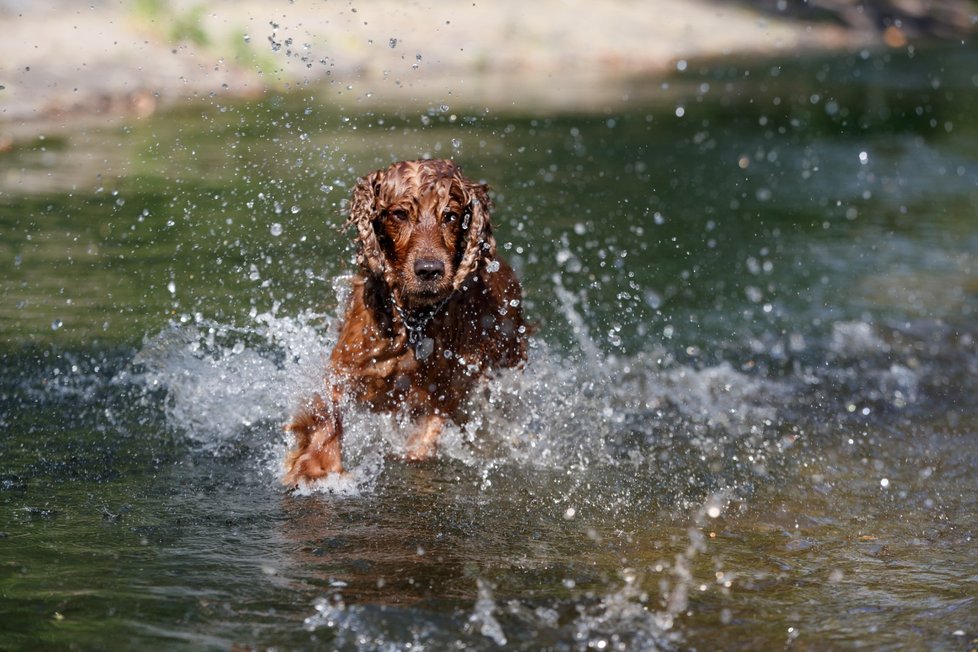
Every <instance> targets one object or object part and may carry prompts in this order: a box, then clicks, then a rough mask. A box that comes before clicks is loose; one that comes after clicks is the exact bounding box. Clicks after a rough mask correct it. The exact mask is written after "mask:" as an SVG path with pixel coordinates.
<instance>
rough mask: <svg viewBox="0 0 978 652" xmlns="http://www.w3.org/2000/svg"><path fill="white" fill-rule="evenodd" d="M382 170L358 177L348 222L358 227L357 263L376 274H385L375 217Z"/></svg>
mask: <svg viewBox="0 0 978 652" xmlns="http://www.w3.org/2000/svg"><path fill="white" fill-rule="evenodd" d="M381 174H382V172H381V171H380V170H377V171H376V172H371V173H370V174H368V175H366V176H363V177H360V178H359V179H357V183H356V185H355V186H354V187H353V195H352V196H351V198H350V216H349V218H347V222H346V223H347V224H350V225H353V226H355V227H356V229H357V265H359V266H360V268H361V269H363V270H364V271H366V272H369V273H370V274H373V275H374V276H380V277H383V276H384V272H385V271H386V265H385V259H384V252H383V251H382V250H381V248H380V243H379V242H377V234H376V232H375V231H374V219H375V218H376V217H377V187H378V185H379V181H380V175H381Z"/></svg>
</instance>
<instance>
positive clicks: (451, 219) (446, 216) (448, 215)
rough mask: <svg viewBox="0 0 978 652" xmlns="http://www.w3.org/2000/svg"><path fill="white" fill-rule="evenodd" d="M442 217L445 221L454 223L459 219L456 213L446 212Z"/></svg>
mask: <svg viewBox="0 0 978 652" xmlns="http://www.w3.org/2000/svg"><path fill="white" fill-rule="evenodd" d="M441 216H442V219H444V220H445V221H446V222H454V221H455V220H457V219H458V213H456V212H455V211H445V212H444V213H442V214H441Z"/></svg>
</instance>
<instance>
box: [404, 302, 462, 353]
mask: <svg viewBox="0 0 978 652" xmlns="http://www.w3.org/2000/svg"><path fill="white" fill-rule="evenodd" d="M454 295H455V293H454V292H452V293H451V294H449V295H448V296H447V297H445V298H444V299H443V300H442V301H441V303H439V304H438V305H437V306H435V307H434V308H433V309H432V310H431V311H430V312H428V313H426V314H423V315H420V316H419V315H411V314H410V313H408V311H407V310H405V309H404V308H402V307H401V305H400V304H399V303H398V302H397V298H396V297H394V296H393V294H392V295H391V303H392V304H393V306H394V312H396V313H397V316H398V317H399V318H400V319H401V323H402V324H404V328H405V329H406V330H407V334H408V346H410V347H411V350H412V351H414V357H415V359H417V360H418V361H421V360H424V359H425V358H427V357H428V356H429V355H431V353H432V351H434V350H435V340H434V339H432V338H430V337H428V336H426V335H425V333H424V330H425V328H427V327H428V324H430V323H431V320H432V319H434V318H435V316H436V315H437V314H438V313H440V312H441V311H442V309H443V308H444V307H445V306H446V305H448V302H449V300H450V299H451V298H452V297H453V296H454Z"/></svg>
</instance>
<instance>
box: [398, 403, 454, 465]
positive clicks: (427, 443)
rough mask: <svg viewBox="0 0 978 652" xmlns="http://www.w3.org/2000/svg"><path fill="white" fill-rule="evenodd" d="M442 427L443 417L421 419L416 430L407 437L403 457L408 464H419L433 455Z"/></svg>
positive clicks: (426, 416)
mask: <svg viewBox="0 0 978 652" xmlns="http://www.w3.org/2000/svg"><path fill="white" fill-rule="evenodd" d="M443 425H445V417H443V416H441V415H438V414H428V415H425V416H423V417H421V421H420V423H419V424H418V428H417V430H415V431H414V432H413V433H411V436H410V437H408V440H407V453H406V454H405V456H404V457H405V458H406V459H407V460H408V461H409V462H420V461H422V460H426V459H428V458H429V457H431V456H432V455H434V453H435V447H436V446H437V444H438V435H440V434H441V429H442V426H443Z"/></svg>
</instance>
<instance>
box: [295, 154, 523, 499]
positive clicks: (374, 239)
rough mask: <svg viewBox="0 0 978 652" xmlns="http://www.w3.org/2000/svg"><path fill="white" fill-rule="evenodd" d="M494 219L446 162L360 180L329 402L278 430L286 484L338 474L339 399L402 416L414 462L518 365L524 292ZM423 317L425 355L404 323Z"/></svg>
mask: <svg viewBox="0 0 978 652" xmlns="http://www.w3.org/2000/svg"><path fill="white" fill-rule="evenodd" d="M490 208H491V203H490V200H489V196H488V188H487V187H486V186H485V185H483V184H479V183H476V182H473V181H471V180H470V179H468V178H466V177H465V176H463V175H462V172H461V170H460V169H459V168H458V167H457V166H456V165H455V164H454V163H453V162H452V161H444V160H420V161H407V162H400V163H395V164H393V165H391V166H390V167H388V168H386V169H383V170H377V171H376V172H372V173H371V174H368V175H366V176H364V177H362V178H360V179H359V180H358V181H357V183H356V186H355V188H354V190H353V196H352V200H351V203H350V217H349V220H348V224H350V225H352V226H354V227H355V228H356V231H357V236H356V240H357V264H358V267H359V273H358V274H357V276H356V277H355V278H354V280H353V292H352V295H351V297H350V300H349V304H348V306H347V309H346V314H345V316H344V319H343V325H342V327H341V329H340V335H339V339H338V340H337V344H336V347H335V348H334V349H333V352H332V355H331V356H330V363H329V365H330V369H329V370H328V372H327V383H328V387H327V388H326V391H325V392H324V393H323V394H324V395H325V396H323V395H319V394H317V395H315V396H314V397H313V398H312V399H310V400H309V401H308V402H307V403H306V404H305V405H304V406H303V407H302V408H301V409H300V410H299V412H298V413H297V414H296V415H295V417H294V419H293V420H292V422H291V423H290V424H289V425H288V426H287V427H286V428H287V430H289V431H291V432H292V433H293V434H294V435H295V446H294V447H293V449H292V450H291V451H290V452H289V455H288V458H287V460H286V474H285V477H284V479H283V482H284V483H285V484H286V485H289V486H295V485H297V484H300V483H303V482H310V481H313V480H316V479H317V478H320V477H323V476H325V475H328V474H329V473H342V472H343V465H342V454H341V439H342V434H343V420H342V415H341V414H340V409H339V405H340V403H341V402H342V399H343V398H344V396H346V395H348V396H352V397H353V398H355V399H356V400H358V401H360V402H362V403H364V404H366V405H368V406H369V407H371V408H372V409H374V410H378V411H384V412H402V411H403V412H406V413H407V414H408V415H410V417H411V418H412V419H414V420H415V422H416V430H415V432H414V434H413V435H412V436H411V437H410V438H409V440H408V445H407V449H408V450H407V458H408V459H412V460H421V459H425V458H427V457H429V456H430V455H431V454H432V453H433V451H434V447H435V445H436V441H437V438H438V433H439V432H440V431H441V427H442V424H443V423H444V421H445V420H446V419H451V420H453V421H456V422H462V421H464V419H465V415H464V413H463V412H462V404H463V402H464V400H465V398H466V397H467V396H468V394H469V392H470V391H471V389H472V387H473V386H474V385H475V383H476V382H477V381H478V380H479V379H480V378H481V377H483V376H485V375H486V374H487V373H489V372H490V371H491V370H493V369H497V368H502V367H514V366H519V365H521V364H522V363H523V362H524V361H525V360H526V346H527V341H526V335H527V333H526V331H527V329H526V324H525V323H524V321H523V314H522V309H521V302H522V291H521V288H520V285H519V282H518V281H517V279H516V275H515V274H514V273H513V270H512V269H511V268H510V267H509V265H507V264H506V263H505V262H504V261H502V260H500V259H498V258H496V256H495V254H496V242H495V239H494V238H493V235H492V227H491V224H490V218H489V210H490ZM490 263H493V264H492V265H491V266H490ZM425 268H427V272H426V269H425ZM432 270H435V271H432ZM439 272H440V273H439ZM398 307H399V309H398ZM429 315H430V317H429ZM426 318H427V319H430V321H427V322H426V323H425V326H424V329H423V333H422V335H423V337H424V338H428V339H430V340H431V343H430V346H431V350H430V351H427V350H425V348H424V347H420V348H419V347H418V345H417V343H414V344H413V345H412V343H411V342H410V341H409V340H410V337H409V328H408V325H407V324H406V323H405V319H407V321H408V322H410V323H412V324H417V323H420V322H424V321H425V319H426Z"/></svg>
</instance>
